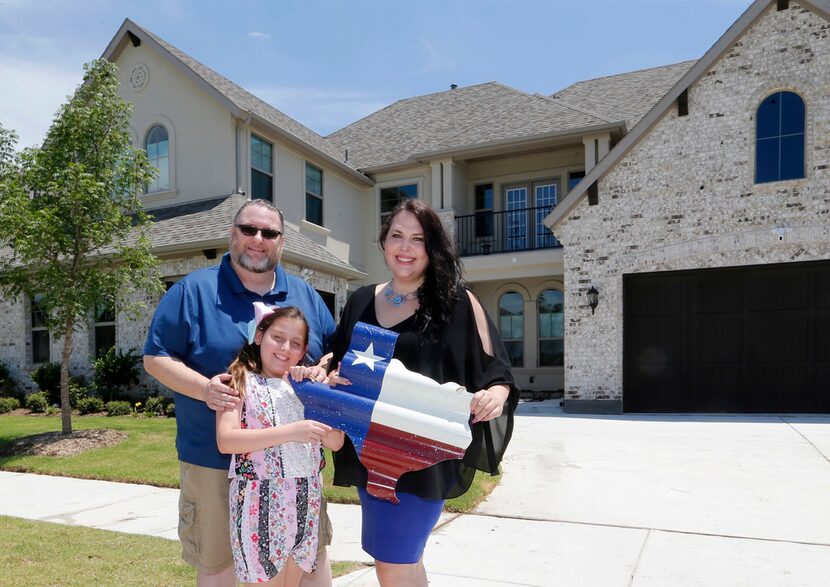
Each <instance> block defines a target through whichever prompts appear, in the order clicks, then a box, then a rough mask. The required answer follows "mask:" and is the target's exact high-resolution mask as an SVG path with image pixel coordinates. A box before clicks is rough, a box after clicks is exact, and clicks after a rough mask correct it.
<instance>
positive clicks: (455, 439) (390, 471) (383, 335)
mask: <svg viewBox="0 0 830 587" xmlns="http://www.w3.org/2000/svg"><path fill="white" fill-rule="evenodd" d="M397 339H398V335H397V334H396V333H394V332H391V331H389V330H385V329H383V328H378V327H376V326H371V325H369V324H365V323H363V322H358V323H357V324H355V326H354V330H353V331H352V338H351V344H350V346H349V351H348V352H347V353H346V354H345V355H344V356H343V359H342V361H341V363H340V376H341V377H344V378H346V379H348V380H349V381H350V382H351V385H336V386H334V387H329V386H328V385H326V384H324V383H317V382H313V381H310V380H308V379H306V380H303V381H301V382H297V381H293V380H291V384H292V385H293V387H294V390H295V392H296V393H297V396H298V397H299V398H300V400H301V401H302V402H303V405H304V406H305V417H306V418H308V419H310V420H317V421H318V422H323V423H325V424H328V425H329V426H331V427H332V428H337V429H339V430H342V431H343V432H345V433H346V434H348V436H349V438H350V439H351V440H352V444H353V445H354V448H355V451H357V456H358V458H359V459H360V462H361V463H363V466H364V467H366V470H367V471H368V482H367V485H366V491H367V492H368V493H369V494H370V495H373V496H375V497H378V498H381V499H385V500H388V501H391V502H393V503H398V498H397V497H396V496H395V485H396V484H397V482H398V479H399V478H400V476H401V475H403V474H404V473H406V472H408V471H418V470H421V469H425V468H427V467H429V466H431V465H434V464H435V463H438V462H440V461H445V460H449V459H460V458H462V457H463V456H464V451H465V450H466V449H467V447H468V446H469V445H470V442H471V441H472V434H471V432H470V394H469V393H467V391H466V390H465V389H464V388H463V387H461V386H460V385H458V384H456V383H444V384H439V383H438V382H436V381H434V380H432V379H430V378H429V377H425V376H423V375H421V374H420V373H415V372H413V371H410V370H409V369H407V368H406V367H404V365H403V363H401V362H400V361H399V360H397V359H393V358H392V354H393V352H394V350H395V343H396V342H397Z"/></svg>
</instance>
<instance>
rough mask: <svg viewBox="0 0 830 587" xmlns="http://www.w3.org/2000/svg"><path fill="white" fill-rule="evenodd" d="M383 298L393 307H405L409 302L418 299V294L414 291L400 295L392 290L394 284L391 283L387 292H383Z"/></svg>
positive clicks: (387, 287)
mask: <svg viewBox="0 0 830 587" xmlns="http://www.w3.org/2000/svg"><path fill="white" fill-rule="evenodd" d="M383 297H384V298H386V301H387V302H389V303H390V304H392V305H393V306H403V305H404V304H405V303H406V302H407V301H409V300H414V299H415V298H417V297H418V294H417V293H416V292H414V291H411V292H409V293H405V294H402V293H398V292H396V291H394V290H393V289H392V282H391V281H390V282H389V285H387V286H386V291H384V292H383Z"/></svg>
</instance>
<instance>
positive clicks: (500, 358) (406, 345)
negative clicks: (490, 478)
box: [329, 199, 518, 587]
mask: <svg viewBox="0 0 830 587" xmlns="http://www.w3.org/2000/svg"><path fill="white" fill-rule="evenodd" d="M379 242H380V247H381V250H382V251H383V254H384V258H385V261H386V265H387V266H388V268H389V270H390V271H391V273H392V279H391V281H389V282H388V283H381V284H377V285H370V286H366V287H363V288H361V289H359V290H357V291H356V292H355V293H354V294H353V295H352V297H351V298H350V299H349V302H348V303H347V304H346V308H345V310H344V311H343V317H342V319H341V321H340V325H339V326H338V329H337V331H336V332H335V334H334V337H333V339H332V351H333V353H334V355H333V358H332V361H331V362H330V363H329V364H330V365H339V362H340V359H341V358H342V357H343V355H344V354H345V353H346V351H347V350H348V348H347V345H348V344H349V340H350V338H351V333H352V329H353V327H354V324H355V322H357V321H361V322H366V323H369V324H374V325H377V326H381V327H383V328H387V329H389V330H392V331H395V332H397V333H398V334H399V337H398V341H397V345H396V347H395V358H397V359H399V360H400V361H401V362H402V363H403V364H404V365H405V366H406V367H407V368H408V369H410V370H412V371H416V372H418V373H421V374H423V375H426V376H427V377H430V378H432V379H434V380H436V381H438V382H439V383H445V382H447V381H454V382H456V383H458V384H460V385H463V386H464V387H466V388H467V390H468V391H470V393H471V394H472V395H471V401H470V413H471V415H472V423H473V425H472V432H473V441H472V443H471V444H470V446H469V448H468V449H467V451H466V453H465V456H464V459H463V460H461V461H459V460H452V461H443V462H441V463H438V464H436V465H433V466H432V467H429V468H427V469H424V470H422V471H414V472H411V473H406V474H404V475H402V476H401V478H400V480H399V481H398V484H397V487H396V493H397V496H398V498H399V499H400V500H401V503H400V504H397V505H396V504H392V503H390V502H387V501H384V500H380V499H377V498H374V497H372V496H370V495H368V493H366V491H365V489H364V487H365V485H366V469H365V468H364V467H363V466H362V465H361V464H360V462H359V461H358V459H357V456H356V453H355V450H354V446H353V445H352V443H351V441H350V440H349V439H348V437H347V438H346V441H345V444H344V446H343V448H342V449H341V450H340V451H338V452H337V453H336V454H335V457H334V464H335V474H334V483H335V484H336V485H344V486H348V485H355V486H357V487H358V493H359V494H360V501H361V506H362V512H363V549H364V550H365V551H366V552H368V553H369V554H370V555H372V556H373V557H374V558H375V565H376V566H375V570H376V572H377V575H378V580H379V581H380V584H381V585H384V586H386V585H394V586H396V587H397V586H403V585H407V586H409V585H411V586H425V585H426V584H427V577H426V570H425V568H424V565H423V560H422V554H423V550H424V546H425V545H426V541H427V538H429V534H430V532H431V530H432V528H433V527H434V526H435V523H436V522H437V521H438V516H439V515H440V513H441V508H442V506H443V504H444V500H445V499H447V498H452V497H457V496H459V495H461V494H463V493H464V492H466V491H467V489H469V487H470V484H471V483H472V480H473V476H474V474H475V471H476V469H478V470H482V471H486V472H489V473H491V474H496V473H497V472H498V465H499V462H500V461H501V457H502V455H503V454H504V449H505V448H506V446H507V442H508V441H509V439H510V435H511V433H512V430H513V410H514V409H515V406H516V403H517V402H518V390H517V389H516V387H515V386H514V384H513V377H512V375H511V373H510V363H509V360H508V358H507V354H506V352H505V350H504V345H503V344H502V343H501V340H500V338H499V335H498V332H497V331H496V329H495V326H494V325H493V323H492V321H491V320H490V319H489V318H488V317H487V314H486V313H485V311H484V309H483V308H482V307H481V304H480V303H479V301H478V300H477V299H476V298H475V297H474V296H473V294H472V293H471V292H469V291H468V290H467V289H465V288H464V287H463V286H462V285H461V264H460V262H459V260H458V257H457V255H456V253H455V247H454V246H453V243H452V241H451V240H450V238H449V236H448V235H447V232H446V231H445V230H444V226H443V224H442V223H441V220H440V218H439V217H438V215H437V214H436V213H435V211H433V210H432V208H430V207H429V206H428V205H427V204H425V203H424V202H422V201H420V200H411V199H407V200H404V201H403V202H401V203H400V204H399V205H398V206H397V208H395V210H394V211H393V212H392V214H391V215H390V216H388V217H387V218H386V220H385V222H384V224H383V227H382V229H381V233H380V241H379Z"/></svg>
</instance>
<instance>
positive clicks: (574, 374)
mask: <svg viewBox="0 0 830 587" xmlns="http://www.w3.org/2000/svg"><path fill="white" fill-rule="evenodd" d="M829 35H830V27H828V23H827V21H825V20H824V19H823V18H821V17H819V16H816V15H815V14H813V13H812V12H809V11H807V10H804V9H801V8H800V7H799V6H798V5H796V4H794V3H793V4H791V5H790V9H789V10H784V11H780V12H779V11H777V10H776V8H775V4H773V5H772V6H771V8H770V9H769V10H768V11H767V12H765V13H764V15H763V16H762V17H761V18H760V19H759V20H758V21H756V22H755V24H754V25H752V26H751V27H750V28H749V29H748V30H747V32H746V33H745V34H744V35H743V36H742V37H741V38H740V39H739V41H738V42H737V43H735V45H734V46H733V47H731V48H730V49H729V50H728V51H727V52H726V53H725V54H724V55H723V56H722V57H721V59H719V60H718V61H716V62H715V64H714V65H713V66H712V67H711V68H710V70H709V71H707V72H706V73H705V74H704V75H703V77H702V78H701V79H700V80H698V81H697V82H696V83H695V84H693V85H692V86H691V87H690V88H689V114H688V116H684V117H678V116H677V111H676V108H672V109H670V110H669V112H668V113H667V114H666V115H665V117H664V118H663V119H662V120H661V121H660V122H658V123H657V125H656V126H655V127H654V128H653V129H652V130H651V131H650V132H649V133H647V134H646V136H645V137H644V139H643V140H642V141H641V142H640V143H639V144H638V145H637V146H636V147H635V148H634V149H633V150H632V151H631V152H629V153H628V155H627V156H626V157H624V158H623V159H622V160H621V161H619V162H618V163H617V164H616V166H615V167H614V168H612V170H611V171H610V172H609V173H608V174H606V176H605V177H604V178H603V179H602V180H601V181H600V183H599V204H598V205H596V206H588V205H587V200H583V202H582V203H581V204H580V205H578V206H577V207H576V208H574V210H573V211H572V212H571V213H570V214H569V215H568V216H567V217H566V218H565V219H564V220H563V221H562V222H561V223H560V224H559V226H557V227H556V234H557V236H558V237H559V238H560V240H562V241H563V243H564V245H565V290H566V315H567V320H566V333H565V355H566V359H565V360H566V366H565V394H566V399H621V397H622V350H623V349H622V311H623V304H622V295H621V294H622V276H623V275H624V274H626V273H638V272H646V271H669V270H680V269H693V268H704V267H726V266H741V265H753V264H764V263H782V262H790V261H809V260H818V259H827V258H830V174H828V166H830V148H829V147H828V145H830V82H828V71H830V36H829ZM780 90H788V91H794V92H797V93H798V94H800V95H801V96H802V97H803V99H804V102H805V105H806V110H807V115H806V117H807V133H806V139H805V150H806V178H805V179H800V180H793V181H783V182H773V183H768V184H758V185H756V184H755V183H754V157H755V151H754V142H755V120H754V117H755V111H756V109H757V107H758V105H759V104H760V102H761V100H762V99H763V98H765V97H766V96H767V95H769V94H770V93H773V92H776V91H780ZM777 227H779V228H783V229H784V230H783V231H779V232H781V234H783V240H782V241H779V240H778V233H777V232H776V231H775V229H776V228H777ZM591 285H594V286H595V287H596V288H597V289H598V290H599V292H600V301H599V307H598V308H597V309H596V314H595V315H593V316H592V315H591V311H590V308H588V306H587V304H586V300H585V292H586V291H587V289H588V288H589V287H590V286H591Z"/></svg>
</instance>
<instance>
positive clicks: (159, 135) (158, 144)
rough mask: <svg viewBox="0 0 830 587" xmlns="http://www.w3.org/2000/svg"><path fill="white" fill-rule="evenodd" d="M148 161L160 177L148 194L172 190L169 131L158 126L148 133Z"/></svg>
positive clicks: (149, 188) (151, 185)
mask: <svg viewBox="0 0 830 587" xmlns="http://www.w3.org/2000/svg"><path fill="white" fill-rule="evenodd" d="M145 145H146V148H147V160H148V161H149V162H150V165H152V166H153V167H155V168H156V169H157V170H158V175H156V177H155V179H153V181H151V182H150V184H149V185H148V186H147V193H148V194H149V193H152V192H163V191H164V190H168V189H170V138H169V135H168V134H167V129H166V128H164V127H163V126H162V125H160V124H157V125H156V126H154V127H153V128H151V129H150V130H149V132H147V140H146V142H145Z"/></svg>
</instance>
